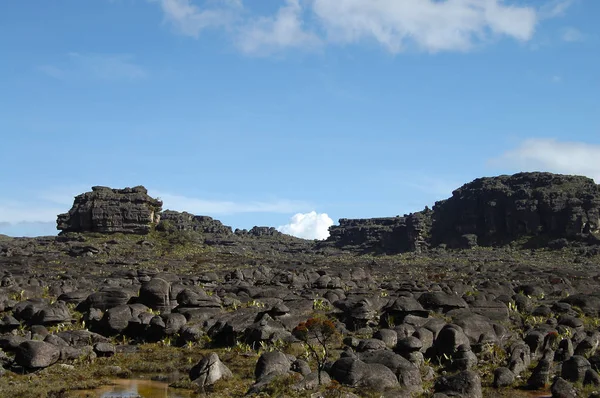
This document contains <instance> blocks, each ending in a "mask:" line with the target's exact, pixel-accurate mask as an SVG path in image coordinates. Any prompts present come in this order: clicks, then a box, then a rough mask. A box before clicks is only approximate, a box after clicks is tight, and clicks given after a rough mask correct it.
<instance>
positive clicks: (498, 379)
mask: <svg viewBox="0 0 600 398" xmlns="http://www.w3.org/2000/svg"><path fill="white" fill-rule="evenodd" d="M514 382H515V374H514V373H513V372H511V370H510V369H508V368H505V367H500V368H497V369H496V370H495V371H494V383H493V386H494V388H502V387H509V386H511V385H512V384H513V383H514Z"/></svg>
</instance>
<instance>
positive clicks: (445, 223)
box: [327, 173, 600, 254]
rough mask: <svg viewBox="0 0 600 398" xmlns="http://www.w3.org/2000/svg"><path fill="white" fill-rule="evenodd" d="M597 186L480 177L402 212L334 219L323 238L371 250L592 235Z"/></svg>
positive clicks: (597, 223) (535, 176)
mask: <svg viewBox="0 0 600 398" xmlns="http://www.w3.org/2000/svg"><path fill="white" fill-rule="evenodd" d="M599 233H600V187H599V186H598V185H596V184H595V183H594V181H593V180H592V179H589V178H586V177H580V176H569V175H559V174H552V173H519V174H515V175H512V176H498V177H485V178H478V179H476V180H474V181H472V182H470V183H468V184H465V185H463V186H462V187H460V188H458V189H457V190H455V191H454V192H453V193H452V197H450V198H449V199H446V200H442V201H439V202H437V203H436V204H435V206H434V207H433V209H432V210H430V209H428V208H426V209H425V210H423V211H421V212H417V213H412V214H408V215H404V216H403V217H399V216H398V217H389V218H370V219H340V220H339V225H337V226H332V227H331V228H330V234H331V235H330V237H329V238H328V240H327V241H328V242H329V243H331V244H333V245H334V246H335V247H338V248H343V249H345V250H353V251H358V252H363V253H364V252H371V253H387V254H393V253H402V252H408V251H417V252H418V251H420V250H422V249H424V248H428V247H430V246H434V247H435V246H439V245H442V244H443V245H447V246H449V247H458V248H466V249H468V248H472V247H475V246H477V245H483V246H487V245H492V244H507V243H510V242H512V241H515V240H518V239H522V238H530V242H529V243H530V244H536V245H540V244H541V245H546V246H549V247H553V248H556V247H564V246H568V245H569V242H570V241H573V240H579V241H586V242H592V243H598V239H597V237H596V236H595V235H596V234H599Z"/></svg>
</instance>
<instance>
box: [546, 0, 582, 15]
mask: <svg viewBox="0 0 600 398" xmlns="http://www.w3.org/2000/svg"><path fill="white" fill-rule="evenodd" d="M574 3H575V0H550V1H547V2H545V3H544V4H542V6H541V7H540V9H539V12H538V15H539V18H540V19H551V18H557V17H562V16H564V15H565V14H566V12H567V10H568V9H569V8H570V7H571V6H572V5H573V4H574Z"/></svg>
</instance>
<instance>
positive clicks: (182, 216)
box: [158, 210, 232, 235]
mask: <svg viewBox="0 0 600 398" xmlns="http://www.w3.org/2000/svg"><path fill="white" fill-rule="evenodd" d="M158 229H164V230H177V231H194V232H200V233H204V234H220V235H230V234H231V233H232V232H231V227H228V226H226V225H223V224H222V223H221V221H219V220H215V219H213V218H212V217H208V216H195V215H193V214H190V213H188V212H185V211H184V212H178V211H173V210H165V211H163V212H162V213H161V215H160V223H159V225H158Z"/></svg>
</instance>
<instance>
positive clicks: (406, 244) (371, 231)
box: [327, 208, 431, 254]
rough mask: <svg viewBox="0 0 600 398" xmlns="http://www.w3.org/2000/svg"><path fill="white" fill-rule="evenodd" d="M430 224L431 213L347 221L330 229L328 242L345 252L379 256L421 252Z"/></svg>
mask: <svg viewBox="0 0 600 398" xmlns="http://www.w3.org/2000/svg"><path fill="white" fill-rule="evenodd" d="M430 224H431V210H429V209H427V208H426V209H425V210H423V211H421V212H418V213H413V214H409V215H405V216H404V217H388V218H370V219H346V218H342V219H340V220H339V225H338V226H332V227H330V229H329V232H330V235H329V238H328V239H327V241H328V242H331V243H333V244H334V245H335V246H337V247H340V248H344V249H346V250H356V251H359V252H377V253H388V254H392V253H401V252H406V251H420V250H421V249H422V248H425V247H427V242H426V239H425V236H426V234H427V233H428V232H429V227H430Z"/></svg>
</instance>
